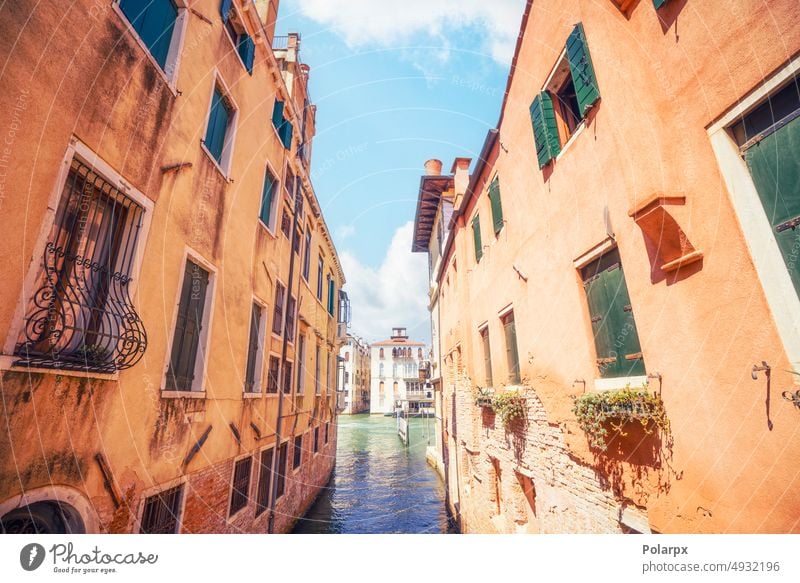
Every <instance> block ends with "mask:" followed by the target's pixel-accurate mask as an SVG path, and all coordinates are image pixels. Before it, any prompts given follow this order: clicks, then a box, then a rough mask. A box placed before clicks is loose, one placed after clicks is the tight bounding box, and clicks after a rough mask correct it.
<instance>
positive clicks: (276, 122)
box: [272, 99, 283, 130]
mask: <svg viewBox="0 0 800 583" xmlns="http://www.w3.org/2000/svg"><path fill="white" fill-rule="evenodd" d="M282 124H283V101H281V100H280V99H276V100H275V106H274V107H273V108H272V125H273V126H275V129H276V130H279V129H280V127H281V125H282Z"/></svg>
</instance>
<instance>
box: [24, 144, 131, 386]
mask: <svg viewBox="0 0 800 583" xmlns="http://www.w3.org/2000/svg"><path fill="white" fill-rule="evenodd" d="M143 216H144V209H142V207H141V206H139V205H138V204H136V203H135V202H133V201H132V200H131V199H130V198H128V197H126V196H125V195H124V194H123V193H122V192H120V191H119V190H118V189H117V188H116V187H114V186H112V185H111V184H110V183H109V182H108V181H106V180H105V179H104V178H102V177H101V176H100V175H99V174H97V173H96V172H95V171H94V170H93V169H92V168H90V167H89V166H87V165H86V164H84V163H83V162H81V161H79V160H77V159H74V160H73V161H72V165H71V167H70V170H69V174H68V176H67V181H66V184H65V185H64V190H63V193H62V196H61V200H60V202H59V206H58V210H57V212H56V217H55V221H54V223H53V227H52V229H51V231H50V235H49V237H48V240H47V244H46V246H45V250H44V256H43V258H42V263H41V269H40V272H39V276H38V277H37V279H36V283H35V285H34V290H35V291H34V292H33V293H32V294H31V297H30V300H29V302H28V306H27V308H26V310H25V319H24V325H23V330H22V332H21V334H20V338H19V339H18V342H17V346H16V348H15V354H16V355H17V356H19V357H21V358H20V359H19V360H17V361H16V362H15V363H14V364H16V365H22V366H36V367H42V368H58V369H67V370H91V371H95V372H106V373H110V372H114V371H115V370H122V369H126V368H130V367H131V366H133V365H134V364H136V363H137V362H138V361H139V359H140V358H141V357H142V355H143V354H144V351H145V348H146V347H147V333H146V332H145V329H144V325H143V324H142V321H141V318H139V315H138V314H137V313H136V310H135V309H134V307H133V302H132V300H131V297H130V282H131V270H132V267H133V261H134V257H135V255H136V245H137V243H138V238H139V233H140V231H141V228H142V219H143Z"/></svg>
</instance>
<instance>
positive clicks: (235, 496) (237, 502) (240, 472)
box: [228, 457, 253, 517]
mask: <svg viewBox="0 0 800 583" xmlns="http://www.w3.org/2000/svg"><path fill="white" fill-rule="evenodd" d="M252 468H253V458H252V457H246V458H244V459H240V460H239V461H237V462H236V463H234V464H233V482H232V484H231V505H230V510H229V511H228V516H229V517H231V516H233V515H234V514H236V513H237V512H239V511H240V510H241V509H242V508H244V507H245V506H247V503H248V501H249V500H250V473H251V470H252Z"/></svg>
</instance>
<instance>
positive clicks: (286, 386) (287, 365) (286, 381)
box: [283, 360, 293, 395]
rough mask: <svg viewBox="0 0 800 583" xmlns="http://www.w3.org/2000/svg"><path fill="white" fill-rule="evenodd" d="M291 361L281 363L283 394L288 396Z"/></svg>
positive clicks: (290, 380)
mask: <svg viewBox="0 0 800 583" xmlns="http://www.w3.org/2000/svg"><path fill="white" fill-rule="evenodd" d="M292 373H293V370H292V361H290V360H286V361H284V363H283V392H284V394H286V395H288V394H290V393H291V392H292V380H293V377H292Z"/></svg>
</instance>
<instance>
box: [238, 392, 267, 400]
mask: <svg viewBox="0 0 800 583" xmlns="http://www.w3.org/2000/svg"><path fill="white" fill-rule="evenodd" d="M263 396H264V393H262V392H261V391H258V392H257V393H253V392H247V391H245V392H243V393H242V398H243V399H260V398H261V397H263Z"/></svg>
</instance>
